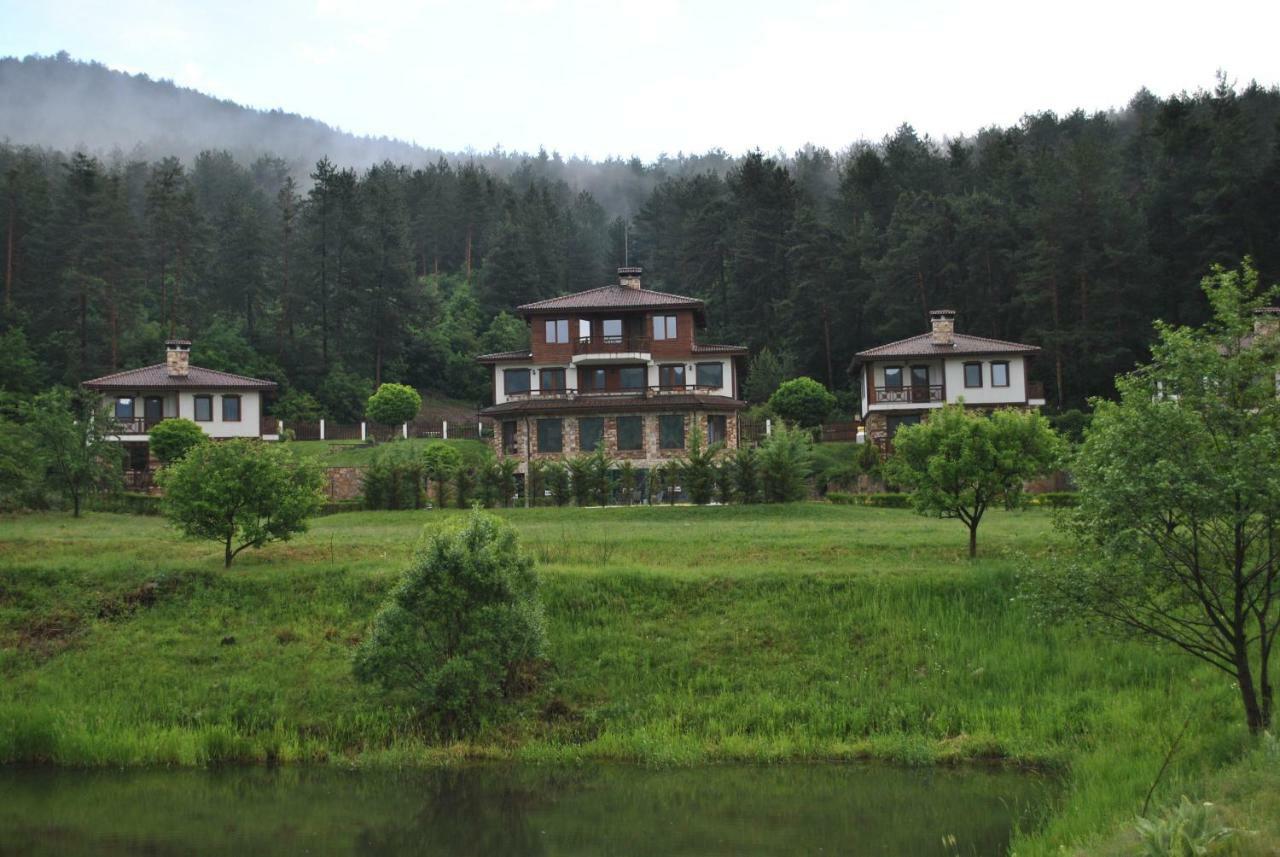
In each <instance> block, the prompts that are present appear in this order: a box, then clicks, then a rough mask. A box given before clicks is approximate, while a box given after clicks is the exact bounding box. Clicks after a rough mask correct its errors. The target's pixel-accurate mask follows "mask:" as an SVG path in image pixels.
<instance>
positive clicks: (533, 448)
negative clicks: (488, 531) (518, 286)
mask: <svg viewBox="0 0 1280 857" xmlns="http://www.w3.org/2000/svg"><path fill="white" fill-rule="evenodd" d="M641 273H642V272H641V269H640V268H633V267H626V268H619V269H618V282H617V283H616V284H613V285H608V286H602V287H601V288H598V289H589V290H587V291H584V292H578V293H576V294H571V295H563V296H561V297H556V298H549V299H547V300H542V301H537V302H534V303H530V304H525V305H524V306H521V307H518V311H519V312H520V314H521V315H522V316H523V317H524V319H525V322H526V323H527V324H528V325H529V339H530V347H529V348H528V349H527V350H523V351H510V352H504V353H499V354H484V355H481V356H480V357H478V358H476V359H477V360H478V361H479V362H481V363H483V364H485V365H487V366H489V367H490V368H491V370H492V373H493V404H492V405H490V406H489V407H487V408H485V409H484V410H482V411H481V414H482V415H483V416H486V417H489V418H491V419H493V420H494V421H495V422H497V423H498V427H497V431H495V437H494V443H495V449H496V451H497V453H498V455H499V456H501V457H515V458H516V459H517V460H518V462H519V472H520V473H522V474H523V473H527V472H528V466H529V464H530V462H532V461H534V460H538V459H559V458H562V457H564V456H573V455H577V454H578V453H584V452H586V453H589V452H594V451H596V450H598V449H602V450H604V451H605V453H606V454H607V455H608V456H609V457H610V458H612V459H614V460H629V461H631V462H632V463H633V464H634V465H635V467H636V468H637V469H638V470H647V469H649V468H652V467H655V466H657V465H660V464H661V463H663V462H664V461H666V460H669V459H671V458H676V457H680V456H682V455H684V454H685V450H686V449H687V448H688V444H689V439H690V437H691V436H692V435H693V432H694V431H695V430H697V431H699V432H700V433H701V434H702V437H703V438H704V441H703V442H704V444H705V443H723V444H724V445H725V446H727V447H729V448H734V447H736V446H737V442H738V419H737V417H738V412H739V411H740V410H741V409H742V408H743V407H745V405H744V403H743V402H742V401H741V400H740V399H739V397H738V388H739V378H740V375H741V372H742V361H743V360H744V358H745V356H746V353H747V349H746V348H744V347H740V346H736V345H709V344H704V343H701V342H699V341H698V337H697V333H698V331H700V330H702V329H704V328H705V327H706V312H705V307H704V305H703V302H702V301H700V300H698V299H697V298H691V297H685V296H683V295H674V294H668V293H667V292H658V291H653V290H650V289H645V288H643V287H642V286H641V285H640V277H641Z"/></svg>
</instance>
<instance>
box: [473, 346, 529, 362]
mask: <svg viewBox="0 0 1280 857" xmlns="http://www.w3.org/2000/svg"><path fill="white" fill-rule="evenodd" d="M531 359H533V352H532V351H530V350H529V349H528V348H522V349H520V350H519V351H495V352H493V353H492V354H481V355H480V356H479V357H477V358H476V362H477V363H497V362H498V361H500V360H531Z"/></svg>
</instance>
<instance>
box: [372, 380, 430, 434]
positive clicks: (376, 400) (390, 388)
mask: <svg viewBox="0 0 1280 857" xmlns="http://www.w3.org/2000/svg"><path fill="white" fill-rule="evenodd" d="M421 407H422V396H419V395H418V391H417V390H415V389H413V388H412V387H408V386H405V385H404V384H383V385H382V386H380V387H379V388H378V392H376V393H374V394H373V395H372V396H370V397H369V404H368V405H367V406H366V407H365V409H364V412H365V416H367V417H368V418H369V419H370V420H372V421H373V422H375V423H383V424H384V425H395V424H396V423H407V422H409V421H410V420H411V419H413V418H414V417H416V416H417V415H418V409H419V408H421Z"/></svg>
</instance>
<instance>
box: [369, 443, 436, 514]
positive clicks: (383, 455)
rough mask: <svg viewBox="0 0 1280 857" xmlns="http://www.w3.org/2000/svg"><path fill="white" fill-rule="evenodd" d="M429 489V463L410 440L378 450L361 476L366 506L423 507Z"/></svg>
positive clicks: (392, 507) (375, 507) (373, 507)
mask: <svg viewBox="0 0 1280 857" xmlns="http://www.w3.org/2000/svg"><path fill="white" fill-rule="evenodd" d="M425 488H426V467H425V464H424V462H423V459H422V457H421V456H419V455H418V454H417V452H416V451H415V450H414V449H413V447H411V446H410V445H409V444H407V443H390V444H386V445H383V446H380V447H378V449H376V450H374V453H373V458H372V460H371V461H370V462H369V466H368V467H366V468H365V470H364V474H363V477H362V479H361V493H362V496H363V498H364V506H365V508H366V509H421V508H422V499H423V494H424V492H425Z"/></svg>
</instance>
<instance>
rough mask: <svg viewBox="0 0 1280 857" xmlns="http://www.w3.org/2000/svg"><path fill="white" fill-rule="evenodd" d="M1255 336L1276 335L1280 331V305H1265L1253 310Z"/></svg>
mask: <svg viewBox="0 0 1280 857" xmlns="http://www.w3.org/2000/svg"><path fill="white" fill-rule="evenodd" d="M1253 333H1254V335H1255V336H1275V335H1276V334H1277V333H1280V307H1275V306H1264V307H1259V308H1258V309H1256V310H1254V311H1253Z"/></svg>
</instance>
